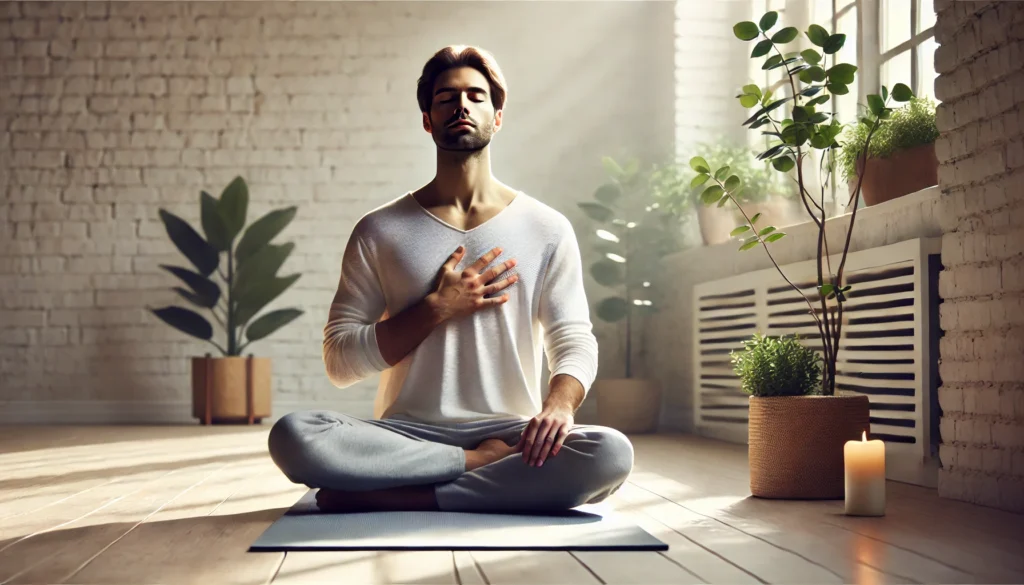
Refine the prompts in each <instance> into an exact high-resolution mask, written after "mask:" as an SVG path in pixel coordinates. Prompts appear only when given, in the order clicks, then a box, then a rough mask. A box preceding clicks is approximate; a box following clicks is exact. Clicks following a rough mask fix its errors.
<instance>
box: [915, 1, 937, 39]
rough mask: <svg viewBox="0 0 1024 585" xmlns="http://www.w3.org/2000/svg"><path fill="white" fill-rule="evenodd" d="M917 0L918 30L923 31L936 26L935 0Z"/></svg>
mask: <svg viewBox="0 0 1024 585" xmlns="http://www.w3.org/2000/svg"><path fill="white" fill-rule="evenodd" d="M917 2H918V8H917V32H921V31H923V30H927V29H929V28H931V27H933V26H935V2H932V0H917Z"/></svg>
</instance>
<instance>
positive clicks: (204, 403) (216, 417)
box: [192, 355, 271, 425]
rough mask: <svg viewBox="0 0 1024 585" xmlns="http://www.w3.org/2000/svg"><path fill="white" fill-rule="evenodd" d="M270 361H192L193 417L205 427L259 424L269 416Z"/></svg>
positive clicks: (210, 358) (227, 359)
mask: <svg viewBox="0 0 1024 585" xmlns="http://www.w3.org/2000/svg"><path fill="white" fill-rule="evenodd" d="M270 375H271V372H270V358H258V357H253V356H251V355H250V356H247V357H241V356H238V357H216V358H215V357H210V356H209V355H207V356H206V357H193V358H192V416H194V417H196V418H198V419H199V420H200V422H202V423H203V424H207V425H208V424H222V423H248V424H254V423H259V422H260V421H261V420H262V419H263V418H265V417H269V416H270V408H271V384H270V382H271V379H270Z"/></svg>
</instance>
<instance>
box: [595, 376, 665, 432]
mask: <svg viewBox="0 0 1024 585" xmlns="http://www.w3.org/2000/svg"><path fill="white" fill-rule="evenodd" d="M592 391H593V392H594V394H596V395H597V424H599V425H601V426H606V427H611V428H613V429H615V430H617V431H621V432H623V433H634V434H636V433H650V432H653V431H655V430H656V429H657V428H658V417H659V415H660V414H661V385H660V384H659V383H658V382H657V381H656V380H638V379H633V378H620V379H612V380H596V381H595V382H594V385H593V388H592Z"/></svg>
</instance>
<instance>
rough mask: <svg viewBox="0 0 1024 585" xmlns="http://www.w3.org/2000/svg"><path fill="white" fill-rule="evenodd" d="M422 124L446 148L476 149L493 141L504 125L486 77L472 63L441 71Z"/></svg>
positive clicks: (438, 143)
mask: <svg viewBox="0 0 1024 585" xmlns="http://www.w3.org/2000/svg"><path fill="white" fill-rule="evenodd" d="M423 128H424V129H425V130H426V131H427V132H430V134H431V136H433V138H434V142H435V143H436V144H437V146H438V148H441V149H443V150H451V151H462V152H473V151H478V150H481V149H483V148H484V147H486V146H487V145H488V144H490V142H491V138H492V137H493V136H494V134H495V132H497V131H498V129H499V128H501V111H500V110H499V111H497V112H495V110H494V106H493V105H492V103H491V92H490V85H489V84H488V83H487V78H486V77H484V75H483V74H482V73H480V72H479V71H477V70H476V69H473V68H472V67H458V68H454V69H449V70H447V71H445V72H444V73H442V74H441V75H440V76H439V77H438V78H437V81H436V82H435V83H434V94H433V100H432V101H431V104H430V112H428V113H425V114H424V115H423Z"/></svg>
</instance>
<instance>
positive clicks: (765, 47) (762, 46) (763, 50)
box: [750, 39, 772, 57]
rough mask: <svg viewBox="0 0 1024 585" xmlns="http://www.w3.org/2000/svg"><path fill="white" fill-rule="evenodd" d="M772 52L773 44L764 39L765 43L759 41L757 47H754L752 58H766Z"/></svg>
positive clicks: (751, 53)
mask: <svg viewBox="0 0 1024 585" xmlns="http://www.w3.org/2000/svg"><path fill="white" fill-rule="evenodd" d="M771 50H772V42H771V41H769V40H768V39H764V40H763V41H759V42H758V43H757V44H756V45H754V49H753V50H752V51H750V56H751V57H764V56H765V55H767V54H768V52H769V51H771Z"/></svg>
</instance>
